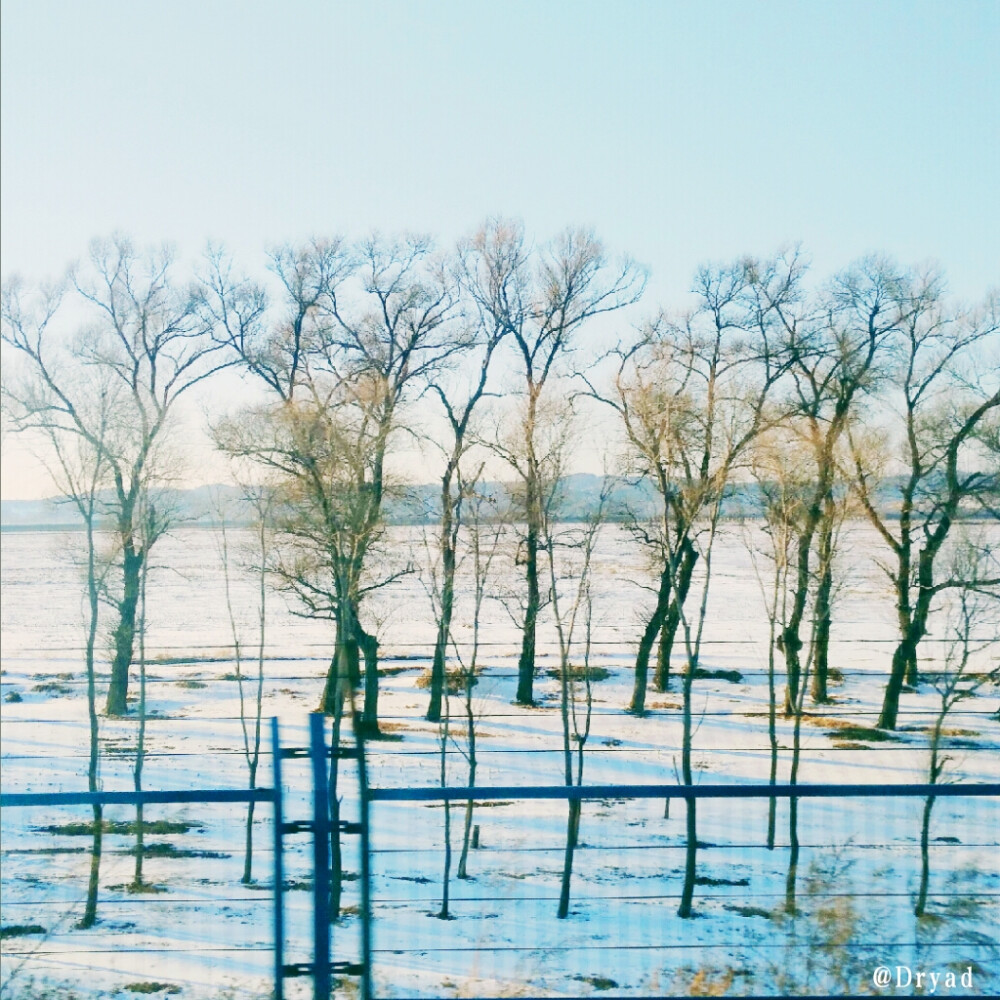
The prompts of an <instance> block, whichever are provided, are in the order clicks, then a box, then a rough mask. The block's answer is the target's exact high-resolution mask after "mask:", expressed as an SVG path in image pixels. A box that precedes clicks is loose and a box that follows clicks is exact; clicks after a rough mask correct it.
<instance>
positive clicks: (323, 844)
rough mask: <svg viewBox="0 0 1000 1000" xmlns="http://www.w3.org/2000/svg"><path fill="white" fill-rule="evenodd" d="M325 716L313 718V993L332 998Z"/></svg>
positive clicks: (320, 999) (318, 997)
mask: <svg viewBox="0 0 1000 1000" xmlns="http://www.w3.org/2000/svg"><path fill="white" fill-rule="evenodd" d="M324 720H325V716H324V715H323V713H322V712H313V713H312V714H311V715H310V716H309V758H310V761H311V762H312V776H313V796H312V801H313V992H314V996H315V1000H329V997H330V803H329V795H328V791H327V788H328V785H327V782H328V780H329V776H328V773H327V766H328V765H327V749H326V738H325V733H324Z"/></svg>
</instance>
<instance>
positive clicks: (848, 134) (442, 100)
mask: <svg viewBox="0 0 1000 1000" xmlns="http://www.w3.org/2000/svg"><path fill="white" fill-rule="evenodd" d="M0 27H2V31H0V41H2V62H0V73H2V80H0V83H2V86H0V114H2V121H0V125H2V154H0V156H2V159H0V218H2V227H0V254H2V270H3V273H4V275H8V274H10V273H12V272H15V271H18V272H22V273H24V274H26V275H27V276H31V277H41V276H44V275H47V274H53V273H57V272H60V271H61V270H62V268H63V267H64V266H65V265H66V263H67V262H68V261H69V260H71V259H72V258H74V257H78V256H80V255H81V254H82V253H83V252H84V251H85V249H86V245H87V243H88V241H89V240H90V238H91V237H93V236H96V235H106V234H108V233H110V232H112V231H113V230H122V231H125V232H127V233H130V234H132V235H133V236H134V237H135V238H136V239H137V240H139V241H140V242H154V241H155V242H159V241H161V240H164V239H167V240H170V241H173V242H175V243H176V244H177V245H178V247H179V249H180V251H181V252H182V253H183V254H189V255H192V256H193V255H195V254H197V253H198V252H199V251H200V249H201V248H202V246H203V244H204V242H205V240H206V239H207V238H214V239H219V240H223V241H225V242H226V243H227V244H228V245H229V246H230V248H231V249H233V250H234V251H235V252H236V253H237V254H238V255H239V256H241V257H242V258H243V259H244V260H246V261H247V263H248V265H251V266H252V265H255V264H256V263H257V262H259V260H260V257H261V254H262V250H263V248H264V247H265V246H266V245H267V244H269V243H271V242H274V241H279V240H286V239H296V238H299V237H303V236H306V235H309V234H326V233H334V232H346V233H348V234H353V235H357V234H361V233H364V232H367V231H368V230H371V229H374V228H379V229H382V230H384V231H392V230H401V229H415V230H420V231H429V232H432V233H435V234H437V235H438V236H439V237H440V238H441V239H442V240H444V241H451V240H452V239H454V238H456V237H457V236H459V235H461V234H463V233H465V232H467V231H469V230H470V229H471V228H472V227H474V226H475V225H476V224H477V223H478V222H479V221H481V220H482V219H483V218H484V217H485V216H486V215H488V214H491V213H498V212H500V213H505V214H512V215H517V216H520V217H522V218H523V219H524V220H525V223H526V225H527V227H528V230H529V232H531V233H534V234H537V235H538V236H539V237H546V236H548V235H550V234H551V233H553V232H554V231H556V230H558V229H560V228H562V227H563V226H565V225H566V224H569V223H574V224H578V223H579V224H589V225H593V226H594V227H595V229H596V230H597V232H598V234H599V235H600V236H601V237H602V238H603V239H604V240H605V241H606V242H607V243H608V244H609V245H610V247H611V248H613V249H615V250H627V251H628V252H630V253H631V254H632V255H634V256H635V257H637V258H638V259H639V260H640V261H642V262H644V263H646V264H648V265H649V266H650V268H651V269H652V273H653V281H652V283H651V285H650V289H649V291H648V292H647V296H646V300H645V301H646V304H647V305H648V306H649V308H650V309H652V307H653V305H654V304H655V303H657V302H659V301H661V300H663V301H669V300H670V299H671V298H676V296H678V295H679V294H680V293H681V292H682V291H683V290H684V289H685V288H686V287H687V284H688V282H689V279H690V276H691V273H692V271H693V269H694V268H695V267H696V266H697V265H698V264H699V263H700V262H702V261H704V260H708V259H712V260H717V259H724V258H728V257H732V256H735V255H738V254H742V253H748V252H754V253H766V252H769V251H772V250H774V249H775V248H776V247H777V246H778V245H779V244H781V243H785V242H789V241H802V242H803V243H804V244H805V247H806V249H807V250H808V251H809V253H810V254H811V255H812V257H813V260H814V262H815V266H816V270H817V271H818V272H819V273H829V272H830V271H831V270H833V269H836V268H837V267H840V266H842V265H843V264H846V263H847V262H848V261H849V260H851V259H852V258H854V257H856V256H858V255H860V254H863V253H866V252H868V251H871V250H884V251H887V252H889V253H891V254H893V255H895V256H897V257H898V258H899V259H901V260H902V261H904V262H916V261H919V260H923V259H926V258H928V257H932V258H936V259H938V260H940V261H941V262H942V263H943V265H944V266H945V268H946V270H947V272H948V274H949V276H950V279H951V285H952V287H953V289H954V290H955V291H956V292H957V293H959V294H960V295H962V296H964V297H968V298H978V297H980V296H981V295H982V294H983V293H984V292H985V290H986V289H987V287H988V286H990V285H995V284H996V283H997V282H998V280H1000V198H998V194H997V192H998V190H1000V183H998V178H1000V69H998V66H1000V59H998V57H997V53H998V52H1000V0H981V2H976V0H948V2H944V0H942V2H917V0H907V2H889V0H878V2H876V0H871V2H857V0H838V2H818V0H814V2H809V3H805V2H778V0H771V2H740V3H735V2H696V0H691V2H683V3H681V2H667V0H660V2H631V3H629V2H618V3H611V2H600V3H596V2H589V3H588V2H580V0H574V2H551V0H550V2H541V0H533V2H503V3H501V2H492V3H483V2H474V0H457V2H430V0H428V2H420V3H417V2H412V3H403V2H395V3H389V2H382V3H379V2H372V0H367V2H356V3H355V2H351V3H346V2H334V0H322V2H321V0H309V2H307V0H299V2H293V0H285V2H281V3H278V2H268V3H263V2H254V0H248V2H235V0H229V2H223V0H198V2H188V0H170V2H165V3H153V2H135V0H130V2H107V0H89V2H87V3H77V2H71V0H61V2H53V0H4V3H3V6H2V26H0ZM8 445H9V439H8V440H7V441H5V450H6V449H7V447H8ZM6 471H7V472H8V473H9V470H6ZM5 480H7V482H8V483H9V482H10V480H11V477H10V476H9V475H7V476H5ZM5 490H6V494H5V495H13V494H12V493H11V492H10V490H9V489H8V488H7V487H5Z"/></svg>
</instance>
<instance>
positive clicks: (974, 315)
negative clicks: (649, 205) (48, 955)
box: [849, 270, 1000, 729]
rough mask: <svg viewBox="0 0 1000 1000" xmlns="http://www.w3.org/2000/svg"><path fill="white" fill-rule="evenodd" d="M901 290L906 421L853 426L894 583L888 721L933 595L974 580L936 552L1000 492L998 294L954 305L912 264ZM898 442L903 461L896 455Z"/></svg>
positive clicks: (894, 354)
mask: <svg viewBox="0 0 1000 1000" xmlns="http://www.w3.org/2000/svg"><path fill="white" fill-rule="evenodd" d="M897 295H898V298H899V300H900V305H899V309H900V311H901V312H902V314H903V321H902V322H901V323H900V324H899V327H898V328H897V329H896V330H894V331H893V335H892V340H891V344H890V348H891V360H890V361H889V364H890V370H891V374H892V378H891V379H889V380H888V384H889V386H890V387H891V393H890V395H889V402H890V405H891V407H892V410H893V412H894V413H896V414H897V421H898V422H897V423H895V424H894V425H893V426H892V427H891V430H890V431H889V433H888V434H886V433H885V432H883V433H882V434H879V433H878V432H877V431H876V430H874V429H872V428H867V429H866V428H865V427H863V426H858V427H854V428H849V440H850V445H851V448H850V455H851V457H850V465H851V467H852V468H851V471H852V473H853V480H854V486H855V490H856V492H857V494H858V497H859V498H860V502H861V505H862V507H863V509H864V511H865V513H866V514H867V516H868V519H869V520H870V521H871V523H872V524H873V525H874V526H875V528H876V530H877V531H878V533H879V535H880V536H881V538H882V540H883V541H884V543H885V544H886V546H887V547H888V548H889V550H890V552H891V556H890V559H889V561H888V563H887V564H886V565H885V566H884V569H885V571H886V573H887V575H888V576H889V579H890V581H891V583H892V586H893V590H894V591H895V597H896V615H897V621H898V625H899V642H898V644H897V646H896V649H895V651H894V653H893V658H892V665H891V668H890V673H889V681H888V684H887V685H886V690H885V696H884V698H883V702H882V711H881V714H880V716H879V726H880V727H882V728H886V729H894V728H895V727H896V721H897V718H898V714H899V698H900V694H901V692H902V688H903V683H904V681H905V682H906V683H908V684H910V685H911V686H914V685H916V684H917V683H918V680H919V675H918V669H917V654H918V649H919V645H920V642H921V640H922V639H923V637H924V635H925V634H926V631H927V622H928V617H929V614H930V610H931V604H932V601H933V599H934V597H935V596H936V595H937V594H939V593H940V592H941V591H942V590H946V589H948V588H952V587H957V586H958V587H960V586H966V585H967V583H968V581H964V580H961V579H953V578H951V577H950V576H948V575H947V574H945V576H944V577H941V576H940V574H939V573H938V571H937V570H936V561H937V559H938V556H939V554H940V553H941V552H942V551H943V549H944V548H945V547H946V542H947V540H948V538H949V535H950V533H951V531H952V528H953V527H954V525H955V522H956V520H958V519H960V518H961V517H962V515H963V514H966V513H972V512H974V511H976V510H978V508H979V504H980V503H985V504H986V505H988V506H994V505H995V504H996V499H997V498H998V497H1000V475H997V472H995V471H991V470H990V468H989V466H988V460H987V456H986V455H985V454H983V453H982V452H981V450H980V448H981V440H980V435H981V432H982V431H984V430H988V428H989V425H990V420H991V418H992V417H993V415H994V414H996V413H997V412H998V409H1000V384H998V379H997V375H996V371H995V370H994V371H992V372H990V371H989V368H988V365H985V366H984V365H982V364H980V363H979V361H978V357H977V356H978V355H980V354H982V353H983V352H986V353H987V354H988V350H989V347H990V344H991V342H992V344H993V345H994V346H993V353H994V355H997V346H996V345H997V342H998V339H1000V338H998V336H997V334H998V332H1000V298H998V295H997V293H993V294H992V295H991V296H990V297H989V298H988V299H987V300H986V302H985V303H984V304H983V306H982V307H980V308H978V309H974V310H967V309H962V308H958V307H955V306H953V305H951V304H950V303H949V302H948V301H947V299H946V297H945V290H944V279H943V277H942V275H941V274H940V273H939V272H938V271H935V270H925V271H923V272H916V273H910V274H907V275H906V276H905V278H904V280H902V281H901V282H900V286H899V290H898V292H897ZM997 360H1000V355H997V356H996V357H994V362H996V361H997ZM890 435H891V436H890ZM890 447H891V452H892V454H893V455H899V456H900V461H898V462H893V461H891V460H889V459H888V456H887V452H888V450H889V448H890ZM897 470H899V471H900V472H901V481H900V488H899V501H898V506H897V504H896V503H886V502H885V500H884V493H883V489H882V484H883V482H884V480H885V477H886V475H887V474H891V473H893V472H896V471H897ZM890 510H891V511H892V513H891V514H890V513H889V511H890Z"/></svg>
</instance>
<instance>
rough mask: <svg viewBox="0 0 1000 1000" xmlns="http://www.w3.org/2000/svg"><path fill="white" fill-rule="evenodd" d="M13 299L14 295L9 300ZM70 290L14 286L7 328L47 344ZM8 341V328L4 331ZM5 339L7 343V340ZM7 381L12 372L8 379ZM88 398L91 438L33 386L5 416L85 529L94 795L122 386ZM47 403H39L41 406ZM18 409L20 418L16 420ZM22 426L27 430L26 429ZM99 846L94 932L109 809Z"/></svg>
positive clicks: (94, 868) (103, 387)
mask: <svg viewBox="0 0 1000 1000" xmlns="http://www.w3.org/2000/svg"><path fill="white" fill-rule="evenodd" d="M8 295H10V296H11V298H10V299H8V297H7V296H8ZM62 297H63V289H61V288H59V287H48V288H43V289H42V290H41V291H40V293H39V294H38V295H37V297H34V298H33V300H32V301H31V302H30V303H25V302H23V301H21V300H20V296H19V294H18V292H17V291H16V290H15V288H14V287H12V288H11V289H9V290H8V289H4V300H3V309H4V313H3V314H4V322H5V324H6V322H7V316H8V315H10V316H11V318H12V322H13V321H14V317H16V323H17V325H18V328H19V330H20V333H19V336H21V337H24V338H27V339H29V340H30V341H31V342H34V343H41V342H42V340H43V339H44V337H45V336H46V327H47V326H48V325H49V323H51V322H52V320H53V319H54V317H55V316H56V313H57V311H58V309H59V306H60V304H61V301H62ZM4 332H5V334H6V327H5V331H4ZM5 339H6V337H5ZM5 374H6V373H5ZM82 377H83V378H85V379H86V380H87V387H88V390H89V391H88V392H87V393H86V394H85V395H84V397H83V398H84V400H85V402H86V406H87V416H86V419H85V424H86V426H88V427H89V428H90V429H91V434H90V435H89V436H88V437H84V436H82V435H78V434H66V433H64V431H63V426H62V424H61V423H60V422H59V421H42V420H39V418H38V407H37V406H36V405H25V402H26V401H27V400H32V399H34V398H35V394H36V392H37V391H38V387H37V383H36V384H35V385H34V386H30V385H29V386H27V387H25V386H23V385H22V386H20V387H18V388H15V389H14V390H13V397H14V401H15V402H14V406H13V407H8V396H7V394H8V390H10V389H11V388H12V387H11V384H10V382H9V381H7V380H5V382H4V384H3V405H4V410H5V413H10V415H11V416H12V417H13V419H14V422H15V423H14V426H15V428H16V429H21V428H23V427H24V426H28V427H32V428H34V429H36V430H38V431H40V432H41V446H42V447H41V449H40V455H39V457H40V459H41V461H42V462H43V464H45V465H46V466H47V467H48V471H49V474H50V476H51V477H52V481H53V483H54V484H55V487H56V489H57V490H58V491H59V492H60V494H61V495H62V496H63V497H64V498H65V499H66V500H67V501H68V502H69V503H70V504H71V505H72V506H73V508H74V509H75V510H76V512H77V513H78V514H79V516H80V519H81V521H82V523H83V528H84V539H85V551H84V570H85V580H86V609H87V610H86V619H85V640H84V671H85V675H86V683H87V717H88V720H89V755H88V762H87V787H88V790H89V791H90V792H96V791H98V776H99V773H100V725H99V718H98V709H97V669H96V659H97V637H98V629H99V627H100V608H101V594H102V592H103V590H104V582H105V577H106V575H107V572H108V569H109V563H108V561H107V560H106V559H104V558H103V555H102V553H101V552H100V547H99V545H98V534H99V531H100V528H101V510H102V507H101V491H102V490H103V489H104V488H106V487H107V485H108V477H109V474H110V467H109V464H108V460H107V454H106V442H107V439H108V437H109V435H110V433H111V426H112V425H113V423H114V420H115V392H116V387H115V386H114V385H113V384H112V383H111V380H110V379H109V377H108V373H107V372H85V373H82ZM39 402H40V400H39ZM11 409H12V410H13V413H11V412H10V411H11ZM22 420H23V421H25V423H22ZM93 817H94V818H93V841H92V848H91V862H90V877H89V881H88V886H87V898H86V903H85V905H84V913H83V917H82V918H81V920H80V925H79V926H80V927H81V928H83V929H86V928H88V927H92V926H93V925H94V923H95V922H96V920H97V901H98V890H99V885H100V869H101V854H102V846H103V834H104V807H103V806H102V805H101V804H100V803H96V802H95V803H94V805H93Z"/></svg>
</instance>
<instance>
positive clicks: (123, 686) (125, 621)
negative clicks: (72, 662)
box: [105, 540, 144, 715]
mask: <svg viewBox="0 0 1000 1000" xmlns="http://www.w3.org/2000/svg"><path fill="white" fill-rule="evenodd" d="M143 555H144V553H143V551H142V549H139V550H137V549H136V547H135V544H134V543H133V542H132V541H131V540H130V541H128V542H127V543H126V545H125V547H124V550H123V553H122V598H121V601H120V602H119V603H118V606H117V611H118V616H119V617H118V624H117V625H116V626H115V631H114V635H113V641H114V649H115V652H114V658H113V659H112V661H111V683H110V685H109V686H108V700H107V705H106V708H105V711H106V712H107V714H108V715H125V714H126V712H127V711H128V706H127V703H126V695H127V694H128V671H129V667H130V666H131V665H132V655H133V651H134V648H135V618H136V607H137V605H138V603H139V578H140V576H141V573H142V565H143V561H144V560H143Z"/></svg>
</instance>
